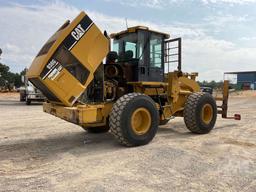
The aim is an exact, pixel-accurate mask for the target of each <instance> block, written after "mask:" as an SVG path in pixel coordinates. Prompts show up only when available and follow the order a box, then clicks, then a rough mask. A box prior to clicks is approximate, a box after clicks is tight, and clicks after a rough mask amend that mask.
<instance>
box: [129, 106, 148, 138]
mask: <svg viewBox="0 0 256 192" xmlns="http://www.w3.org/2000/svg"><path fill="white" fill-rule="evenodd" d="M131 126H132V129H133V131H134V133H136V134H137V135H143V134H145V133H147V132H148V130H149V128H150V126H151V115H150V112H149V111H148V110H147V109H146V108H143V107H141V108H138V109H137V110H135V111H134V112H133V114H132V117H131Z"/></svg>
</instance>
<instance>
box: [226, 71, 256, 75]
mask: <svg viewBox="0 0 256 192" xmlns="http://www.w3.org/2000/svg"><path fill="white" fill-rule="evenodd" d="M246 73H255V74H256V71H237V72H225V74H226V75H229V74H230V75H231V74H234V75H236V74H246Z"/></svg>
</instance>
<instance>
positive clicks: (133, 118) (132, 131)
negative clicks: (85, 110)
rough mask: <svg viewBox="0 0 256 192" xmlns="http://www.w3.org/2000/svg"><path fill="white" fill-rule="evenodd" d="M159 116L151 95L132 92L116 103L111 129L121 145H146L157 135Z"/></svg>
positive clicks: (112, 112)
mask: <svg viewBox="0 0 256 192" xmlns="http://www.w3.org/2000/svg"><path fill="white" fill-rule="evenodd" d="M158 118H159V114H158V110H157V108H156V105H155V102H154V101H153V100H152V99H151V98H150V97H149V96H146V95H143V94H140V93H130V94H127V95H124V96H123V97H121V98H120V99H119V100H117V102H116V103H115V104H114V106H113V108H112V111H111V113H110V118H109V125H110V131H111V133H112V134H113V135H114V136H115V137H116V139H117V140H118V142H119V143H120V144H121V145H124V146H127V147H132V146H140V145H146V144H148V143H149V142H150V141H151V140H152V139H153V138H154V137H155V134H156V132H157V129H158Z"/></svg>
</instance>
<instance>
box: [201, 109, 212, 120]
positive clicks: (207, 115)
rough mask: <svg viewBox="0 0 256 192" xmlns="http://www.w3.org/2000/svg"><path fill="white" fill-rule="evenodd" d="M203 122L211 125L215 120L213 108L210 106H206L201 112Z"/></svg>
mask: <svg viewBox="0 0 256 192" xmlns="http://www.w3.org/2000/svg"><path fill="white" fill-rule="evenodd" d="M201 116H202V120H203V122H204V123H205V124H209V123H210V122H211V121H212V118H213V108H212V106H211V105H210V104H205V105H204V106H203V108H202V112H201Z"/></svg>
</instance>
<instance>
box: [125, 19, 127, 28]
mask: <svg viewBox="0 0 256 192" xmlns="http://www.w3.org/2000/svg"><path fill="white" fill-rule="evenodd" d="M125 23H126V29H128V20H127V18H125Z"/></svg>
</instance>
